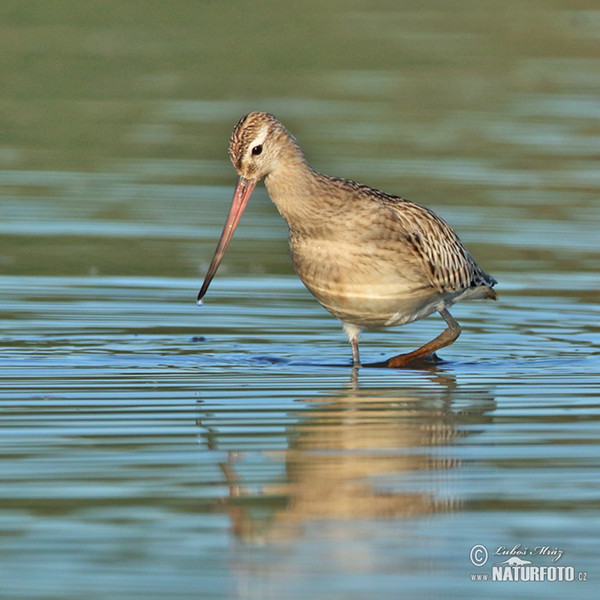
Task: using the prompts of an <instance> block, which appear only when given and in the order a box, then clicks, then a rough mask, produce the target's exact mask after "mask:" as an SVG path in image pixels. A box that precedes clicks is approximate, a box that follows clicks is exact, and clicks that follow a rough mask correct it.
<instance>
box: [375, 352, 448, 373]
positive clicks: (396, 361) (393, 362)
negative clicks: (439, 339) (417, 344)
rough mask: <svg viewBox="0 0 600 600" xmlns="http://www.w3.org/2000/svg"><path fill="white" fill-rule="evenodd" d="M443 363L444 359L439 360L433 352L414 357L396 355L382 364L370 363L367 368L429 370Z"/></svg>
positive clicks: (407, 354) (410, 355) (410, 353)
mask: <svg viewBox="0 0 600 600" xmlns="http://www.w3.org/2000/svg"><path fill="white" fill-rule="evenodd" d="M443 362H445V361H444V359H442V358H440V357H439V356H438V355H437V354H436V353H435V352H432V353H431V354H426V355H425V356H423V355H421V356H418V355H417V356H415V354H414V353H413V352H408V353H406V354H398V355H397V356H392V357H391V358H388V359H387V360H384V361H383V362H377V363H371V364H369V365H365V366H369V367H389V368H391V369H401V368H403V367H411V368H417V369H419V368H431V367H432V366H434V365H438V364H440V363H443Z"/></svg>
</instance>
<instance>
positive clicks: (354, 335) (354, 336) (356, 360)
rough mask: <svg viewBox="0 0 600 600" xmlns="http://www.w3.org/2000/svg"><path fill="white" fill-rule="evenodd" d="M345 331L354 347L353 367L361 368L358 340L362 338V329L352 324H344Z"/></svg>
mask: <svg viewBox="0 0 600 600" xmlns="http://www.w3.org/2000/svg"><path fill="white" fill-rule="evenodd" d="M342 325H343V326H344V331H345V332H346V335H347V336H348V340H349V341H350V345H351V346H352V366H353V367H360V356H359V355H358V338H359V336H360V332H361V328H360V327H359V326H358V325H353V324H352V323H344V322H342Z"/></svg>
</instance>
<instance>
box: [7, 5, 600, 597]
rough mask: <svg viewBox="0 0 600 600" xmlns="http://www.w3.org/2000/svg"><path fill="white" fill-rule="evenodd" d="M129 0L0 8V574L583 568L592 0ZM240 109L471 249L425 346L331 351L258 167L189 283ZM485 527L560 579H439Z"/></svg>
mask: <svg viewBox="0 0 600 600" xmlns="http://www.w3.org/2000/svg"><path fill="white" fill-rule="evenodd" d="M151 4H152V5H151V6H150V5H148V4H147V3H140V2H135V1H133V0H129V1H127V2H121V3H114V4H113V3H95V2H91V3H85V6H84V5H82V4H80V3H75V2H67V1H61V2H58V3H53V4H52V5H51V4H43V5H36V7H34V6H33V4H31V5H28V4H23V3H20V2H8V3H6V9H3V11H4V12H5V13H6V14H5V15H4V16H3V19H2V22H3V24H2V26H1V29H2V35H1V36H0V46H1V47H2V52H1V53H0V56H2V59H0V78H2V80H3V81H4V86H3V89H4V90H5V96H4V100H3V108H4V111H3V114H4V115H5V116H4V117H3V119H4V126H3V130H4V134H3V141H2V147H1V148H0V169H1V170H0V216H1V218H0V343H1V345H2V353H1V355H0V424H1V429H2V432H1V434H0V456H1V459H0V571H1V577H0V596H2V597H6V598H11V599H12V598H15V599H17V598H18V599H24V598H28V599H33V598H35V599H55V598H61V599H71V598H72V599H76V598H81V597H86V598H90V599H96V598H97V599H105V598H115V597H118V598H128V599H129V598H131V599H135V598H140V599H141V598H144V599H147V598H166V597H169V598H207V599H219V598H256V599H263V598H277V599H280V598H290V599H292V598H293V599H296V598H306V597H312V598H327V599H333V598H344V599H354V598H356V599H363V598H375V599H378V598H381V599H384V598H385V599H387V598H391V597H396V596H400V595H402V596H403V597H414V598H429V597H430V598H439V597H442V596H446V595H448V594H449V590H452V592H451V593H452V595H455V596H456V597H461V598H480V597H481V596H482V595H483V594H485V593H492V594H495V595H497V596H500V595H506V594H511V595H512V596H514V597H519V598H530V597H531V598H533V597H539V595H540V594H541V593H543V594H544V596H545V597H548V598H564V597H565V596H566V595H568V597H573V598H575V597H581V598H588V597H592V596H593V595H594V593H597V591H598V583H597V582H598V578H599V571H598V568H597V564H596V563H597V561H596V560H595V555H596V553H597V549H598V543H597V540H598V538H599V536H600V526H599V524H598V518H597V515H598V509H599V508H600V477H599V476H598V469H597V463H598V453H599V447H598V440H599V439H600V424H599V419H600V402H599V398H600V393H599V391H600V390H599V388H600V386H599V382H600V351H599V347H600V328H599V327H598V322H599V316H600V314H599V313H600V309H599V308H598V289H599V287H600V277H599V275H598V265H599V264H600V251H599V247H598V233H597V232H598V230H599V228H600V209H599V204H598V196H599V192H600V178H599V177H598V169H597V160H596V159H597V155H598V152H599V151H600V126H599V124H600V120H599V119H600V110H599V109H598V103H597V100H596V99H597V97H598V92H599V87H600V85H599V81H598V73H599V72H600V71H599V70H598V69H599V67H600V54H599V52H598V47H597V41H598V28H597V25H598V23H599V22H600V21H599V19H598V14H597V11H596V10H595V7H594V6H593V5H592V4H590V3H587V2H583V1H581V2H575V3H573V2H562V1H556V2H552V3H546V4H544V6H537V5H535V6H534V5H530V6H529V5H524V4H523V3H522V2H502V3H495V2H490V3H485V4H480V3H479V4H477V6H475V5H473V6H468V7H467V5H465V4H464V3H453V2H451V3H447V2H444V3H442V2H436V1H434V2H430V3H429V4H427V5H423V4H422V3H410V2H407V3H403V4H402V5H401V6H399V5H398V3H395V2H382V3H378V4H377V5H376V6H375V5H373V4H365V3H360V2H358V3H350V4H348V3H340V2H335V1H333V0H332V1H328V2H325V3H323V2H320V3H316V2H304V3H302V4H301V5H298V7H296V6H295V5H294V6H292V5H282V4H281V3H275V2H266V3H260V6H258V7H257V8H256V10H252V11H248V10H246V4H244V5H243V6H242V5H241V4H240V3H237V2H233V3H230V4H228V5H227V6H225V5H223V4H222V3H218V4H215V5H214V6H212V5H211V4H210V3H208V4H206V3H196V4H193V5H192V4H190V3H184V2H175V3H170V4H169V6H168V7H160V6H159V5H158V4H154V3H151ZM51 6H52V7H53V8H51ZM142 9H143V10H142ZM267 34H268V35H267ZM239 48H244V49H248V50H247V51H243V52H241V51H238V49H239ZM256 109H260V110H269V111H272V112H274V113H275V114H277V116H278V117H279V118H280V119H281V120H282V121H284V123H285V124H286V125H287V126H288V127H289V128H290V130H291V131H292V132H293V133H294V134H295V135H296V137H297V138H298V140H299V142H300V144H301V145H302V147H303V149H304V150H305V153H306V155H307V158H308V160H309V162H310V163H311V164H312V165H313V166H315V168H317V169H319V170H321V171H323V172H327V173H331V174H333V175H339V176H346V177H352V178H355V179H358V180H361V181H363V182H365V183H369V184H371V185H374V186H377V187H381V188H383V189H385V190H386V191H389V192H395V193H400V194H403V195H404V196H406V197H408V198H410V199H411V200H414V201H417V202H420V203H422V204H426V205H428V206H431V207H432V208H433V209H434V210H436V212H438V213H439V214H440V215H441V216H443V217H444V218H445V219H446V220H448V222H449V223H450V224H451V225H452V226H453V227H454V228H455V229H456V230H457V232H458V233H459V234H460V236H461V238H462V239H463V240H464V241H465V243H466V244H467V246H468V247H469V248H470V249H471V251H472V252H473V254H474V255H475V256H476V257H477V259H478V261H479V262H480V263H481V264H482V266H483V267H484V268H485V269H486V271H488V272H490V273H491V274H493V275H494V277H495V278H496V279H498V281H499V285H498V291H499V295H500V300H499V301H498V302H497V303H491V302H487V303H485V302H474V303H470V304H467V303H464V304H461V305H458V306H456V307H455V309H454V310H453V314H454V316H455V317H456V318H457V320H458V321H459V322H460V323H461V325H462V327H463V333H462V335H461V337H460V338H459V340H458V341H457V342H456V343H455V344H454V345H453V346H452V347H450V348H447V349H445V350H444V351H443V352H441V354H442V356H443V358H444V359H445V362H443V363H441V364H440V365H438V366H436V367H432V368H431V369H405V370H397V371H396V370H385V369H375V368H362V369H361V370H360V371H359V372H358V374H357V373H355V372H353V371H352V369H351V367H350V362H351V353H350V348H349V346H348V344H347V342H346V340H345V337H344V334H343V332H342V331H341V328H340V326H339V323H337V322H336V320H335V319H334V318H332V317H331V316H329V315H328V314H327V313H326V312H325V311H324V310H323V309H322V308H321V307H320V306H319V305H318V304H317V303H316V302H315V301H314V300H313V299H312V297H311V296H310V295H309V294H308V292H307V291H306V290H305V289H304V288H303V287H302V285H301V283H300V282H299V281H298V280H297V278H296V277H295V275H294V274H293V270H292V267H291V264H290V261H289V258H288V256H287V244H286V228H285V224H284V223H283V222H282V221H281V219H280V217H279V216H278V214H277V213H276V210H275V209H274V207H273V206H272V205H271V203H270V201H269V199H268V196H267V195H266V192H265V191H264V188H262V187H260V188H258V189H257V191H256V192H255V194H254V196H253V198H252V201H251V203H250V206H249V208H248V210H247V213H246V214H245V215H244V217H243V219H242V223H241V225H240V228H239V231H238V232H237V233H236V236H235V239H234V241H233V242H232V245H231V247H230V249H229V251H228V253H227V256H226V258H225V261H224V263H223V264H222V267H221V269H220V271H219V273H218V275H217V277H216V278H215V280H214V282H213V284H212V286H211V289H210V291H209V293H208V295H207V296H206V298H205V304H204V305H203V306H202V307H201V308H199V307H197V306H196V305H195V302H194V300H195V297H196V294H197V290H198V286H199V284H200V282H201V280H202V277H203V275H204V272H205V270H206V267H207V265H208V263H209V261H210V258H211V256H212V251H213V250H214V246H215V244H216V240H217V238H218V235H219V233H220V229H221V227H222V224H223V221H224V217H225V214H226V212H227V207H228V204H229V201H230V199H231V194H232V190H233V184H234V181H235V176H234V172H233V168H232V167H231V165H230V164H229V162H228V158H227V155H226V146H227V140H228V136H229V134H230V132H231V129H232V127H233V125H234V124H235V122H236V121H237V120H238V119H239V117H240V116H241V115H243V114H244V113H246V112H249V111H250V110H256ZM442 328H443V321H441V320H440V319H439V318H436V317H431V318H428V319H426V320H424V321H421V322H419V323H415V324H412V325H410V326H407V327H404V328H399V329H394V330H387V331H372V332H367V333H365V334H364V335H363V338H362V344H361V354H362V357H363V359H364V360H365V361H377V360H381V359H383V358H385V357H388V356H391V355H393V354H394V353H398V352H401V351H405V350H410V349H413V348H415V347H417V346H418V345H420V344H422V343H423V342H425V341H427V340H429V339H431V338H433V337H434V336H435V335H437V334H438V333H439V332H440V331H441V329H442ZM478 544H481V545H483V546H485V547H486V548H487V549H488V551H489V552H490V558H489V560H488V562H487V563H486V565H485V566H482V567H478V566H475V565H473V564H472V563H471V562H470V560H469V553H470V550H471V548H472V547H473V546H475V545H478ZM519 545H520V549H521V550H523V549H524V548H527V549H529V550H533V549H535V548H536V547H547V548H548V551H547V552H551V551H553V552H554V551H558V550H561V551H562V554H563V556H562V557H561V558H560V559H559V560H558V561H556V562H553V561H552V557H553V556H556V554H554V555H552V554H548V553H546V554H543V553H540V552H539V551H538V552H537V553H535V552H534V553H533V554H527V555H526V556H528V557H529V559H530V560H531V561H532V564H534V565H539V566H549V565H550V566H551V565H559V566H560V565H572V566H574V568H575V571H576V573H577V576H578V577H579V573H582V574H587V575H586V576H587V579H588V580H587V581H586V582H577V581H575V582H573V583H557V582H545V583H525V582H523V583H518V584H516V583H513V584H510V583H500V582H498V583H484V582H476V581H472V580H471V575H481V574H482V573H490V572H491V566H492V564H493V563H494V562H500V561H502V560H505V558H506V556H504V555H498V556H493V552H494V551H495V550H497V549H498V548H499V547H500V546H503V547H505V548H508V549H512V548H515V547H518V546H519ZM581 577H582V578H583V577H584V576H583V575H582V576H581ZM490 591H491V592H490Z"/></svg>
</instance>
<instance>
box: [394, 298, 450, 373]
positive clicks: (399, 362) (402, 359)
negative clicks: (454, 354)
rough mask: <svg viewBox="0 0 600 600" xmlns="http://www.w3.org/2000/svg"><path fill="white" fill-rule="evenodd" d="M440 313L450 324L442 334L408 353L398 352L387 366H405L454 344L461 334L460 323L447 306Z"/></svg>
mask: <svg viewBox="0 0 600 600" xmlns="http://www.w3.org/2000/svg"><path fill="white" fill-rule="evenodd" d="M439 313H440V315H441V316H442V317H443V319H444V321H446V323H447V324H448V327H447V328H446V329H444V331H442V333H440V335H438V336H437V337H436V338H435V339H434V340H431V341H430V342H427V343H426V344H425V345H424V346H421V347H420V348H417V349H416V350H413V351H412V352H408V353H407V354H398V356H393V357H392V358H389V359H388V360H387V361H386V362H385V363H383V364H384V365H385V366H387V367H405V366H407V365H409V364H410V363H411V362H414V361H416V360H419V359H421V358H425V357H426V356H429V355H430V354H433V353H434V352H436V351H437V350H439V349H440V348H444V347H445V346H449V345H450V344H452V343H453V342H454V341H455V340H456V338H457V337H458V336H459V335H460V325H459V324H458V323H457V322H456V321H455V320H454V317H453V316H452V315H451V314H450V313H449V312H448V311H447V310H446V309H445V308H442V310H440V311H439Z"/></svg>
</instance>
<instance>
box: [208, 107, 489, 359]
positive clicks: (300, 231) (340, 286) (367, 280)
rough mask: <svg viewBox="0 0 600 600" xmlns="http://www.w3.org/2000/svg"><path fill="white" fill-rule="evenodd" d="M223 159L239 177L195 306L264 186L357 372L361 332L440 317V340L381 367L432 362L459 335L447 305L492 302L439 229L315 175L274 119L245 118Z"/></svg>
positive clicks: (422, 213) (484, 277)
mask: <svg viewBox="0 0 600 600" xmlns="http://www.w3.org/2000/svg"><path fill="white" fill-rule="evenodd" d="M229 156H230V157H231V161H232V162H233V165H234V166H235V168H236V170H237V172H238V175H239V179H238V183H237V187H236V188H235V192H234V194H233V201H232V204H231V208H230V210H229V215H228V216H227V221H226V223H225V227H224V229H223V233H222V235H221V239H220V240H219V243H218V245H217V248H216V250H215V254H214V257H213V259H212V262H211V264H210V267H209V269H208V272H207V274H206V277H205V279H204V283H203V284H202V288H201V289H200V292H199V294H198V301H201V300H202V297H203V296H204V294H205V293H206V291H207V289H208V286H209V285H210V282H211V280H212V278H213V277H214V275H215V273H216V271H217V268H218V267H219V263H220V262H221V259H222V258H223V255H224V254H225V250H226V248H227V245H228V244H229V241H230V240H231V237H232V236H233V232H234V230H235V228H236V226H237V224H238V222H239V220H240V217H241V215H242V212H243V211H244V208H245V207H246V204H247V203H248V200H249V198H250V196H251V194H252V191H253V190H254V187H255V186H256V184H257V183H258V182H259V181H260V180H261V179H263V178H264V180H265V185H266V187H267V191H268V192H269V196H270V197H271V200H272V201H273V203H274V204H275V206H276V207H277V209H278V210H279V212H280V213H281V216H282V217H283V218H284V219H285V221H286V222H287V224H288V227H289V244H290V252H291V256H292V260H293V262H294V266H295V268H296V272H297V273H298V276H299V277H300V279H301V280H302V282H303V283H304V285H305V286H306V287H307V288H308V290H309V291H310V292H311V293H312V294H313V296H314V297H315V298H316V299H317V300H318V301H319V302H320V303H321V304H322V305H323V306H324V307H325V308H326V309H327V310H328V311H329V312H330V313H331V314H332V315H334V316H336V317H337V318H338V319H339V320H340V321H341V322H342V324H343V327H344V330H345V331H346V334H347V335H348V339H349V340H350V344H351V346H352V359H353V364H354V366H359V365H360V358H359V354H358V338H359V335H360V332H361V331H362V330H363V329H366V328H370V327H391V326H394V325H404V324H406V323H411V322H412V321H416V320H418V319H422V318H424V317H426V316H428V315H430V314H432V313H433V312H436V311H437V312H438V313H439V314H440V315H441V316H442V318H443V319H444V320H445V321H446V324H447V328H446V329H445V330H444V331H443V332H442V333H441V334H440V335H438V336H437V337H436V338H435V339H433V340H431V341H430V342H428V343H426V344H425V345H423V346H421V347H420V348H418V349H417V350H413V351H412V352H408V353H405V354H399V355H398V356H394V357H392V358H390V359H388V360H387V361H385V362H384V363H380V364H384V365H386V366H389V367H403V366H406V365H410V364H411V363H414V362H415V361H418V360H419V359H424V358H426V357H429V356H434V353H435V352H436V351H437V350H439V349H440V348H443V347H445V346H449V345H450V344H452V343H453V342H454V341H455V340H456V338H457V337H458V336H459V335H460V331H461V330H460V326H459V324H458V323H457V322H456V321H455V320H454V318H453V317H452V315H451V314H450V313H449V311H448V308H449V307H450V306H452V305H453V304H455V303H456V302H458V301H459V300H465V299H476V298H484V299H487V300H496V298H497V296H496V292H495V291H494V290H493V289H492V288H493V286H494V285H495V284H496V280H495V279H494V278H493V277H491V276H490V275H488V274H487V273H485V272H484V271H483V270H482V269H481V268H480V267H479V266H478V265H477V263H476V262H475V260H474V259H473V257H472V256H471V254H470V253H469V252H468V250H467V249H466V248H465V246H464V245H463V244H462V242H461V241H460V240H459V239H458V236H457V235H456V234H455V233H454V231H453V230H452V229H451V228H450V226H449V225H448V224H447V223H446V222H445V221H443V220H442V219H441V218H440V217H438V216H437V215H435V214H434V213H433V212H432V211H431V210H429V209H428V208H425V207H423V206H420V205H418V204H415V203H413V202H410V201H408V200H405V199H404V198H401V197H399V196H394V195H391V194H386V193H384V192H381V191H379V190H376V189H374V188H371V187H368V186H366V185H362V184H360V183H356V182H355V181H351V180H348V179H340V178H337V177H329V176H328V175H323V174H321V173H318V172H317V171H315V170H314V169H312V168H311V167H310V166H309V165H308V163H307V162H306V159H305V158H304V154H303V153H302V150H301V149H300V146H299V145H298V143H297V142H296V140H295V138H294V137H293V136H292V135H291V134H290V133H289V132H288V131H287V129H285V127H284V126H283V125H282V124H281V123H280V122H279V121H278V120H277V119H276V118H275V117H274V116H273V115H271V114H268V113H263V112H253V113H250V114H248V115H246V116H245V117H243V118H242V119H241V120H240V122H239V123H238V124H237V125H236V126H235V129H234V130H233V134H232V136H231V141H230V143H229Z"/></svg>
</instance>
